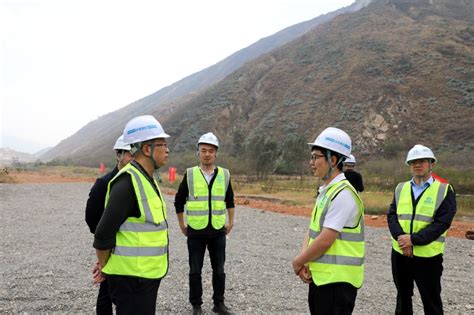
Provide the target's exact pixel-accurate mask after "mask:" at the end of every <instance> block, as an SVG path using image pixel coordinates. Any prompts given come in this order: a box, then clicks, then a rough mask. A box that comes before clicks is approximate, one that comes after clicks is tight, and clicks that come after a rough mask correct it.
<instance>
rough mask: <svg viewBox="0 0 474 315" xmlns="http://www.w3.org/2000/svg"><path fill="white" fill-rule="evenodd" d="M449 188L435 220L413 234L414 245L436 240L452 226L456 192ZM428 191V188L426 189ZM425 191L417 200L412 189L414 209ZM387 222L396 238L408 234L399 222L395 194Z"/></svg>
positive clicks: (426, 243)
mask: <svg viewBox="0 0 474 315" xmlns="http://www.w3.org/2000/svg"><path fill="white" fill-rule="evenodd" d="M449 187H450V188H449V189H448V193H447V194H446V197H445V198H444V200H443V202H442V203H441V205H440V206H439V208H438V210H437V211H436V213H435V215H434V218H433V222H432V223H431V224H429V225H427V226H426V227H425V228H424V229H422V230H421V231H418V232H417V233H412V234H411V242H412V243H413V245H428V244H429V243H431V242H433V241H434V240H436V239H438V237H440V236H441V234H443V233H444V232H445V231H446V230H447V229H448V228H449V227H450V226H451V222H452V221H453V218H454V215H455V214H456V194H455V193H454V190H453V188H452V187H451V186H449ZM425 191H426V190H425ZM425 191H423V192H422V193H421V194H420V195H419V196H418V198H417V199H416V200H415V198H414V196H413V191H411V199H412V204H413V211H415V209H416V205H417V204H418V201H419V200H420V198H421V196H422V195H423V194H424V193H425ZM387 222H388V228H389V229H390V233H391V234H392V237H393V238H394V239H397V238H398V236H400V235H403V234H406V233H405V232H403V229H402V227H401V225H400V223H399V222H398V217H397V207H396V205H395V196H394V197H393V200H392V203H391V204H390V208H389V210H388V213H387Z"/></svg>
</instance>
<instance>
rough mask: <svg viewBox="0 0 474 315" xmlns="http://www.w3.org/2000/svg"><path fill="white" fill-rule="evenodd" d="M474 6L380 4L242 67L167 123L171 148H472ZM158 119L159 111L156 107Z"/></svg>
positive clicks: (463, 0)
mask: <svg viewBox="0 0 474 315" xmlns="http://www.w3.org/2000/svg"><path fill="white" fill-rule="evenodd" d="M473 18H474V2H473V1H467V0H450V1H447V0H426V1H423V0H418V1H403V0H380V1H373V3H372V4H370V5H369V6H368V7H366V8H364V9H362V10H360V11H357V12H355V13H351V14H344V15H340V16H338V17H336V18H334V19H333V20H332V21H330V22H329V23H327V24H323V25H321V26H319V27H317V28H315V29H313V30H312V31H310V32H308V33H306V34H305V35H303V36H301V37H299V38H298V39H296V40H294V41H292V42H290V43H288V44H287V45H285V46H283V47H281V48H279V49H276V50H274V51H272V52H270V53H268V54H265V55H263V56H261V57H259V58H257V59H256V60H254V61H252V62H249V63H247V64H246V65H244V66H243V67H242V68H240V69H238V70H237V71H235V72H234V73H232V74H231V75H229V76H228V77H226V78H225V79H224V80H222V81H220V82H219V83H217V84H215V85H214V86H213V87H211V88H209V89H207V90H206V91H204V92H202V93H201V94H200V95H198V96H196V97H193V98H191V99H189V100H188V101H186V102H183V103H181V104H179V105H176V109H175V110H174V112H173V113H172V114H171V115H170V116H169V118H167V119H166V121H165V127H166V130H167V132H168V133H170V134H171V135H172V138H171V139H172V144H173V145H174V149H175V151H180V150H186V149H192V148H194V143H195V141H196V139H197V138H198V136H199V134H201V133H203V132H205V131H209V130H211V131H214V132H216V134H217V135H218V136H219V137H220V138H221V140H222V142H223V144H224V147H226V149H227V150H232V148H233V146H234V145H236V144H237V141H234V139H236V138H239V139H241V138H242V135H243V139H242V140H243V141H244V142H245V141H249V139H252V138H253V137H254V136H256V135H266V136H268V137H269V138H272V139H274V140H276V141H277V142H278V143H282V142H283V141H284V140H285V139H286V138H288V136H289V135H291V134H297V135H303V136H304V137H305V138H306V139H307V140H312V139H314V137H315V135H317V133H319V132H320V131H321V130H322V129H324V128H325V127H327V126H337V127H341V128H343V129H344V130H346V131H347V132H348V133H349V134H350V135H351V136H352V138H353V141H354V144H355V146H354V147H355V150H356V152H361V153H363V154H364V155H371V154H378V153H381V152H383V151H386V152H387V151H396V150H402V149H403V150H405V148H408V147H409V146H411V145H413V144H415V143H424V144H425V145H429V146H432V147H433V148H434V149H436V150H438V149H451V150H455V151H459V150H462V149H465V148H470V149H472V148H474V141H473V140H472V139H473V138H474V129H473V128H472V126H474V70H473V65H474V46H473V44H474V25H473ZM154 113H155V114H156V115H157V117H159V116H160V112H159V111H155V112H154Z"/></svg>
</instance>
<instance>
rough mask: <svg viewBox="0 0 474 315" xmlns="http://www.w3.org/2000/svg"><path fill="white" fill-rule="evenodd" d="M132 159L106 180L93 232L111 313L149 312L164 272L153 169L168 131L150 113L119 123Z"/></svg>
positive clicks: (162, 222) (161, 158) (164, 157)
mask: <svg viewBox="0 0 474 315" xmlns="http://www.w3.org/2000/svg"><path fill="white" fill-rule="evenodd" d="M123 136H124V142H125V144H129V145H130V146H131V150H130V152H131V153H132V155H133V161H131V162H130V163H129V164H127V165H126V166H125V167H124V168H122V169H121V170H120V171H119V172H118V174H117V175H116V176H115V177H114V178H113V179H112V180H111V181H110V183H109V186H108V190H107V197H106V201H105V205H106V206H105V210H104V214H103V215H102V218H101V220H100V222H99V225H98V226H97V230H96V233H95V238H94V247H95V248H96V253H97V258H98V260H99V269H100V271H101V273H100V274H98V275H97V278H96V280H97V281H100V280H101V279H102V276H103V275H105V276H106V277H107V281H108V282H109V293H110V296H111V299H112V302H113V303H114V304H115V306H116V311H117V314H155V310H156V298H157V293H158V288H159V286H160V282H161V279H162V278H163V277H165V276H166V274H167V272H168V223H167V221H166V204H165V200H164V197H163V195H162V193H161V192H160V189H159V186H158V183H157V182H156V180H154V178H153V173H154V172H155V170H157V169H158V168H160V167H163V166H164V165H166V163H167V162H168V154H169V150H168V146H167V143H166V138H168V137H169V136H168V135H167V134H166V133H165V131H164V130H163V127H162V126H161V124H160V123H159V122H158V121H157V120H156V119H155V118H154V117H153V116H150V115H144V116H139V117H135V118H133V119H132V120H130V121H129V122H128V123H127V125H126V126H125V129H124V132H123Z"/></svg>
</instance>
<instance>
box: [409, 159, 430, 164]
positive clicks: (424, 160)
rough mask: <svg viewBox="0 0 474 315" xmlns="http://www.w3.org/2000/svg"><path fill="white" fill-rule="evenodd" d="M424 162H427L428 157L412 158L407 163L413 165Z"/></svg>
mask: <svg viewBox="0 0 474 315" xmlns="http://www.w3.org/2000/svg"><path fill="white" fill-rule="evenodd" d="M426 162H429V159H418V160H412V161H410V162H408V164H410V165H412V164H413V165H415V164H423V163H426Z"/></svg>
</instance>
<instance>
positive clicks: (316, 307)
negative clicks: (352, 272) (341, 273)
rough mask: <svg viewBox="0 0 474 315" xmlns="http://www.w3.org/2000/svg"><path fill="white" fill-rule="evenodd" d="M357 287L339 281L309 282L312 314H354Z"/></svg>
mask: <svg viewBox="0 0 474 315" xmlns="http://www.w3.org/2000/svg"><path fill="white" fill-rule="evenodd" d="M356 297H357V288H356V287H354V286H353V285H352V284H349V283H344V282H338V283H330V284H325V285H320V286H318V285H316V284H314V282H311V283H310V284H309V293H308V305H309V311H310V312H311V314H335V315H343V314H344V315H345V314H352V311H353V310H354V304H355V300H356Z"/></svg>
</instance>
